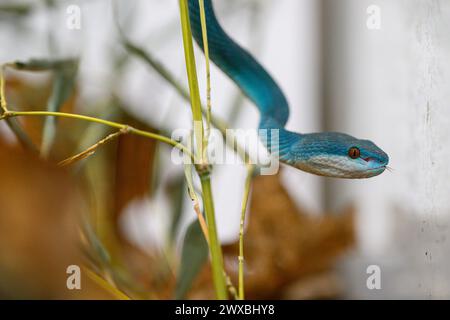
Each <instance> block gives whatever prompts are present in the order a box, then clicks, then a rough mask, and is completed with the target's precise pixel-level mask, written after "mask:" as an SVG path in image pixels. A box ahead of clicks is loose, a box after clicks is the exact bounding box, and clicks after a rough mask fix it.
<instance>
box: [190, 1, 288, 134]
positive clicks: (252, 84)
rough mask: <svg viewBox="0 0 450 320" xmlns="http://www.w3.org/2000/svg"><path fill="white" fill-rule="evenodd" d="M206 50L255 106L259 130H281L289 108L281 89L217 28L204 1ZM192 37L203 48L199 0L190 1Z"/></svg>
mask: <svg viewBox="0 0 450 320" xmlns="http://www.w3.org/2000/svg"><path fill="white" fill-rule="evenodd" d="M204 4H205V17H206V25H207V34H208V48H209V54H210V57H211V60H212V61H213V62H214V63H215V64H216V65H217V66H218V67H219V68H220V69H221V70H222V71H223V72H225V73H226V74H227V75H228V76H229V77H230V78H231V79H232V80H233V81H234V82H235V83H236V84H237V85H238V86H239V88H240V89H241V90H242V92H243V93H244V94H245V95H246V96H247V97H248V98H249V99H250V100H252V101H253V102H254V103H255V105H256V106H257V107H258V109H259V112H260V114H261V121H260V129H271V128H275V127H276V128H278V129H282V128H283V127H284V126H285V124H286V122H287V120H288V118H289V106H288V103H287V100H286V98H285V96H284V94H283V92H282V91H281V89H280V87H279V86H278V85H277V84H276V82H275V81H274V80H273V79H272V77H271V76H270V75H269V74H268V73H267V72H266V71H265V70H264V68H263V67H262V66H261V65H260V64H259V63H258V62H257V61H256V60H255V59H254V58H253V57H252V56H251V55H250V53H248V52H247V51H246V50H245V49H243V48H242V47H240V46H239V45H238V44H237V43H236V42H234V41H233V40H232V39H231V38H230V37H229V36H228V35H227V34H226V33H225V31H224V30H223V29H222V27H221V26H220V24H219V22H218V20H217V18H216V16H215V14H214V10H213V5H212V3H211V0H205V1H204ZM189 15H190V22H191V28H192V35H193V37H194V39H195V40H196V42H197V43H198V44H199V46H200V47H201V48H202V49H203V37H202V28H201V22H200V11H199V3H198V0H189Z"/></svg>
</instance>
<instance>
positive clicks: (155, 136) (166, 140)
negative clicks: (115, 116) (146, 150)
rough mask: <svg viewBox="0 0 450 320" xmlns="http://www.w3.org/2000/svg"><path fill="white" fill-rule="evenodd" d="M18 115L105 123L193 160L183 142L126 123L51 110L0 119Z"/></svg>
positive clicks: (7, 115)
mask: <svg viewBox="0 0 450 320" xmlns="http://www.w3.org/2000/svg"><path fill="white" fill-rule="evenodd" d="M18 116H47V117H63V118H72V119H78V120H84V121H89V122H96V123H100V124H103V125H106V126H109V127H112V128H117V129H121V130H125V131H126V132H127V133H132V134H136V135H138V136H142V137H147V138H150V139H156V140H159V141H161V142H164V143H166V144H169V145H171V146H173V147H175V148H178V149H179V150H181V151H183V152H184V153H186V154H187V155H189V156H190V157H191V159H193V160H195V159H194V157H193V155H192V154H191V152H190V151H189V149H187V148H186V147H185V146H184V145H183V144H181V143H179V142H177V141H175V140H172V139H170V138H168V137H165V136H162V135H159V134H156V133H152V132H148V131H144V130H139V129H136V128H133V127H130V126H128V125H126V124H123V123H118V122H113V121H108V120H103V119H99V118H94V117H90V116H84V115H81V114H76V113H65V112H52V111H7V112H5V113H3V115H2V116H1V117H0V120H3V119H9V118H13V117H18Z"/></svg>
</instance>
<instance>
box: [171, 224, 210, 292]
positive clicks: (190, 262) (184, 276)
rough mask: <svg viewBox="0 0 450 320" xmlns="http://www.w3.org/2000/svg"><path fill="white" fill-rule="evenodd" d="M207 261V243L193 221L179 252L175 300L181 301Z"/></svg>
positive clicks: (198, 225)
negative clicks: (179, 261) (179, 259)
mask: <svg viewBox="0 0 450 320" xmlns="http://www.w3.org/2000/svg"><path fill="white" fill-rule="evenodd" d="M207 259H208V243H207V242H206V240H205V237H204V236H203V233H202V229H201V227H200V223H199V222H198V220H197V219H195V220H194V221H193V222H192V223H191V224H190V225H189V227H188V228H187V230H186V235H185V236H184V241H183V248H182V252H181V263H180V269H179V271H178V278H177V284H176V288H175V299H183V298H184V297H185V296H186V294H187V292H188V291H189V289H190V288H191V286H192V282H193V281H194V279H195V277H196V276H197V275H198V273H199V272H200V270H201V269H202V267H203V265H204V264H205V262H206V261H207Z"/></svg>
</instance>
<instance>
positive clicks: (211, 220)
mask: <svg viewBox="0 0 450 320" xmlns="http://www.w3.org/2000/svg"><path fill="white" fill-rule="evenodd" d="M200 180H201V185H202V193H203V206H204V210H205V215H206V222H207V224H208V234H209V250H210V252H211V264H212V274H213V281H214V287H215V289H216V297H217V299H220V300H224V299H227V298H228V295H227V287H226V282H225V277H224V272H223V257H222V247H221V246H220V243H219V240H218V237H217V228H216V219H215V212H214V203H213V200H212V190H211V179H210V177H209V172H205V173H204V174H203V175H201V176H200Z"/></svg>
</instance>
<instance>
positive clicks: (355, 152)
mask: <svg viewBox="0 0 450 320" xmlns="http://www.w3.org/2000/svg"><path fill="white" fill-rule="evenodd" d="M360 155H361V151H359V148H357V147H351V148H350V149H348V156H349V157H350V158H352V159H357V158H359V156H360Z"/></svg>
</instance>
